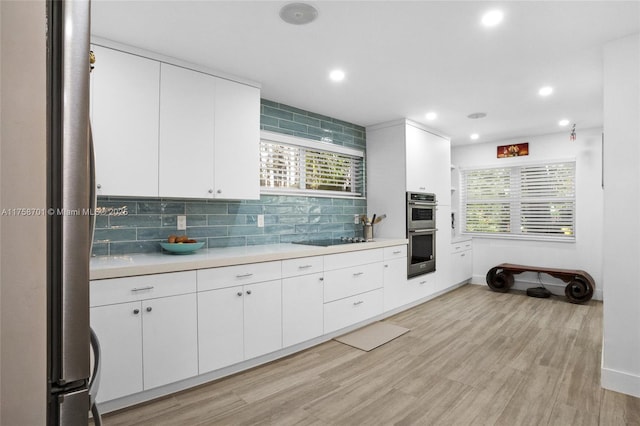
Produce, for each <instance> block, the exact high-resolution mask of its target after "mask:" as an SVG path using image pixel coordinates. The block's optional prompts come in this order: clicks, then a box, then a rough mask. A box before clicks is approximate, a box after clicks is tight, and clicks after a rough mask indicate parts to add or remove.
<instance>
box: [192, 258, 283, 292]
mask: <svg viewBox="0 0 640 426" xmlns="http://www.w3.org/2000/svg"><path fill="white" fill-rule="evenodd" d="M197 272H198V291H205V290H215V289H217V288H225V287H233V286H236V285H244V284H252V283H258V282H262V281H271V280H277V279H280V277H281V276H282V266H281V262H263V263H250V264H247V265H234V266H224V267H221V268H210V269H199V270H198V271H197Z"/></svg>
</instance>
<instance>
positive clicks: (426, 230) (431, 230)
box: [409, 228, 438, 234]
mask: <svg viewBox="0 0 640 426" xmlns="http://www.w3.org/2000/svg"><path fill="white" fill-rule="evenodd" d="M437 230H438V228H431V229H409V233H410V234H411V233H416V234H417V233H420V232H434V231H437Z"/></svg>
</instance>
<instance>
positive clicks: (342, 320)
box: [324, 289, 383, 333]
mask: <svg viewBox="0 0 640 426" xmlns="http://www.w3.org/2000/svg"><path fill="white" fill-rule="evenodd" d="M382 299H383V298H382V289H378V290H373V291H369V292H367V293H363V294H358V295H357V296H353V297H348V298H346V299H342V300H336V301H335V302H331V303H325V305H324V332H325V333H331V332H332V331H336V330H339V329H341V328H344V327H348V326H350V325H352V324H356V323H358V322H360V321H364V320H366V319H368V318H371V317H374V316H376V315H379V314H381V313H382V305H383V302H382Z"/></svg>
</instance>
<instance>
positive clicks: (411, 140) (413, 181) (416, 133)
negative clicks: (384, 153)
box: [405, 125, 435, 192]
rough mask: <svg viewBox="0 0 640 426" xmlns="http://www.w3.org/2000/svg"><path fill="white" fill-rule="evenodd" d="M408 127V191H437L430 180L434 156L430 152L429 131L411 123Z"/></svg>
mask: <svg viewBox="0 0 640 426" xmlns="http://www.w3.org/2000/svg"><path fill="white" fill-rule="evenodd" d="M405 127H406V141H405V143H406V156H407V158H406V164H407V191H414V192H435V190H434V182H431V181H429V176H430V171H429V168H430V167H432V161H433V160H432V158H431V156H430V152H429V140H428V137H427V135H428V133H427V132H425V131H424V130H421V129H418V128H416V127H413V126H411V125H405Z"/></svg>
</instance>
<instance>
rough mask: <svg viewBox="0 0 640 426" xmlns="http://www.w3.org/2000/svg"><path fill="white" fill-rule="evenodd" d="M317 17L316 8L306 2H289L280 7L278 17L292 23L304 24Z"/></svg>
mask: <svg viewBox="0 0 640 426" xmlns="http://www.w3.org/2000/svg"><path fill="white" fill-rule="evenodd" d="M317 17H318V10H317V9H316V8H315V7H313V6H311V5H310V4H306V3H289V4H286V5H284V6H282V9H280V18H281V19H282V20H283V21H284V22H286V23H288V24H293V25H304V24H308V23H309V22H313V21H314V20H315V19H316V18H317Z"/></svg>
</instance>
